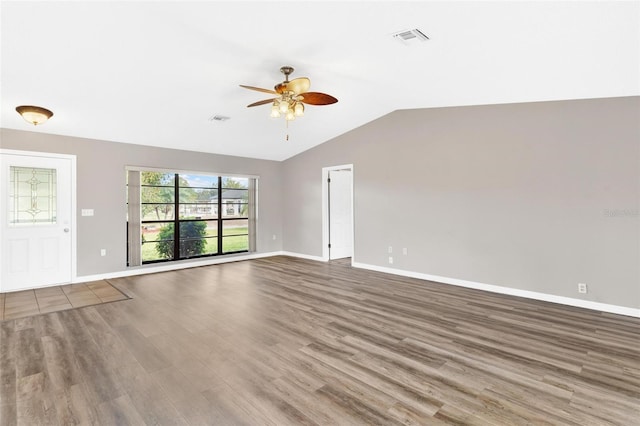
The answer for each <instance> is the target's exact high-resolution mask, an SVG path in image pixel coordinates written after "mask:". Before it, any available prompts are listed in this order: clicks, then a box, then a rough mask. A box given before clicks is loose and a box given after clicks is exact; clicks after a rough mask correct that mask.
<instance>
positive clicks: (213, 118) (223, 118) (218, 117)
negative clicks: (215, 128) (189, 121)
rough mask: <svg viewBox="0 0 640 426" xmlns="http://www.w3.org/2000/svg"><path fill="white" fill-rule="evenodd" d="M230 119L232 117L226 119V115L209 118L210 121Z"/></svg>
mask: <svg viewBox="0 0 640 426" xmlns="http://www.w3.org/2000/svg"><path fill="white" fill-rule="evenodd" d="M229 119H231V117H226V116H224V115H214V116H212V117H209V121H227V120H229Z"/></svg>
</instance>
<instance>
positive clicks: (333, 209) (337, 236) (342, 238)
mask: <svg viewBox="0 0 640 426" xmlns="http://www.w3.org/2000/svg"><path fill="white" fill-rule="evenodd" d="M351 177H352V173H351V170H346V169H345V170H331V171H329V244H330V246H329V259H342V258H345V257H351V256H352V255H353V214H352V206H351V200H352V196H351V182H352V178H351Z"/></svg>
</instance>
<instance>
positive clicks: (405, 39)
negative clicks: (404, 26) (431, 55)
mask: <svg viewBox="0 0 640 426" xmlns="http://www.w3.org/2000/svg"><path fill="white" fill-rule="evenodd" d="M393 37H394V38H395V39H396V40H398V41H401V42H402V43H403V44H413V43H415V42H418V41H427V40H429V37H427V36H426V35H425V34H424V33H423V32H422V31H420V30H419V29H417V28H416V29H413V30H404V31H400V32H397V33H395V34H393Z"/></svg>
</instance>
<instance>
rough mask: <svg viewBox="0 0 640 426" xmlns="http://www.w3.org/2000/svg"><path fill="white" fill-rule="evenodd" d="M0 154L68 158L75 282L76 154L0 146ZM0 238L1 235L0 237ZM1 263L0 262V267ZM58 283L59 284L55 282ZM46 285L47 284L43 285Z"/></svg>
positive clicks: (72, 277) (76, 235) (75, 277)
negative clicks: (22, 149)
mask: <svg viewBox="0 0 640 426" xmlns="http://www.w3.org/2000/svg"><path fill="white" fill-rule="evenodd" d="M0 154H8V155H21V156H24V157H39V158H42V157H45V158H55V159H62V160H70V164H71V170H70V179H71V206H70V207H71V217H70V221H71V223H70V224H69V227H70V228H71V232H72V234H71V235H72V238H71V265H70V266H71V280H70V281H69V283H74V282H76V279H77V277H78V262H77V242H78V232H77V220H76V205H77V201H76V192H77V186H76V158H77V157H76V156H75V155H72V154H56V153H50V152H39V151H20V150H15V149H3V148H0ZM0 196H1V197H6V196H8V194H0ZM0 238H1V237H0ZM2 246H3V244H0V256H2ZM1 267H2V264H0V268H1ZM56 285H59V284H56ZM44 287H48V286H44ZM2 291H3V289H2V286H1V285H0V292H2Z"/></svg>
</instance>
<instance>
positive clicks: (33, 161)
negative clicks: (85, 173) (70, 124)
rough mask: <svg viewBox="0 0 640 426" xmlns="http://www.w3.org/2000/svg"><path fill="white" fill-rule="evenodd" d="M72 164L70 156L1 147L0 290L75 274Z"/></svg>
mask: <svg viewBox="0 0 640 426" xmlns="http://www.w3.org/2000/svg"><path fill="white" fill-rule="evenodd" d="M75 165H76V157H75V156H72V155H59V154H45V153H36V152H24V151H11V150H0V176H1V179H0V292H7V291H16V290H23V289H27V288H36V287H46V286H50V285H55V284H64V283H70V282H71V281H72V279H73V278H74V273H75Z"/></svg>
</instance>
